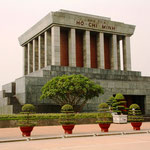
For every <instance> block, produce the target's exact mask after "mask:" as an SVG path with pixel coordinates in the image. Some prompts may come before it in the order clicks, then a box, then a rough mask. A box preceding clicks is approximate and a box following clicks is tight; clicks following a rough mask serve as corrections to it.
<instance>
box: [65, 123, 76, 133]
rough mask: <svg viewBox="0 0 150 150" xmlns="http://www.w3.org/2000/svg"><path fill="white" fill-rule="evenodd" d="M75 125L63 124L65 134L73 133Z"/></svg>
mask: <svg viewBox="0 0 150 150" xmlns="http://www.w3.org/2000/svg"><path fill="white" fill-rule="evenodd" d="M74 126H75V125H74V124H69V125H62V127H63V129H64V130H65V134H72V130H73V128H74Z"/></svg>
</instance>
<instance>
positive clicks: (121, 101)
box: [112, 93, 127, 115]
mask: <svg viewBox="0 0 150 150" xmlns="http://www.w3.org/2000/svg"><path fill="white" fill-rule="evenodd" d="M125 104H126V101H125V97H124V96H123V95H122V94H121V93H118V94H116V96H115V98H114V100H113V104H112V110H113V112H116V113H117V114H118V115H121V114H126V113H127V108H126V107H125Z"/></svg>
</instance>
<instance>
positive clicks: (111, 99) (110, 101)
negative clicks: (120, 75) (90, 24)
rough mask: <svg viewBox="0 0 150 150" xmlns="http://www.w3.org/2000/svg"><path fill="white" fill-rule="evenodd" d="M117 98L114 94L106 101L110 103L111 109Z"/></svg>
mask: <svg viewBox="0 0 150 150" xmlns="http://www.w3.org/2000/svg"><path fill="white" fill-rule="evenodd" d="M114 100H115V98H114V97H113V96H111V97H109V98H108V100H107V101H106V103H107V104H108V106H109V107H110V109H112V104H113V101H114Z"/></svg>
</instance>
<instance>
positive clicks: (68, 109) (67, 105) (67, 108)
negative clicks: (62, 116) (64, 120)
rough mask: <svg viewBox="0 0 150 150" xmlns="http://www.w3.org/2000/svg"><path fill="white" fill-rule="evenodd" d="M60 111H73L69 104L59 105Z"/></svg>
mask: <svg viewBox="0 0 150 150" xmlns="http://www.w3.org/2000/svg"><path fill="white" fill-rule="evenodd" d="M61 112H63V113H67V112H74V111H73V107H72V106H71V105H69V104H65V105H63V106H62V107H61Z"/></svg>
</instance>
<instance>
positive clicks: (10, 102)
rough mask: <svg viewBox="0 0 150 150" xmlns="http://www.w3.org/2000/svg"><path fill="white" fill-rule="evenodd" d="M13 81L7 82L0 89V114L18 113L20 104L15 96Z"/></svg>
mask: <svg viewBox="0 0 150 150" xmlns="http://www.w3.org/2000/svg"><path fill="white" fill-rule="evenodd" d="M15 86H16V85H15V83H14V82H12V83H9V84H6V85H4V86H3V87H2V91H0V114H13V113H19V112H20V110H21V105H20V104H19V101H18V100H17V98H16V97H15Z"/></svg>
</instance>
